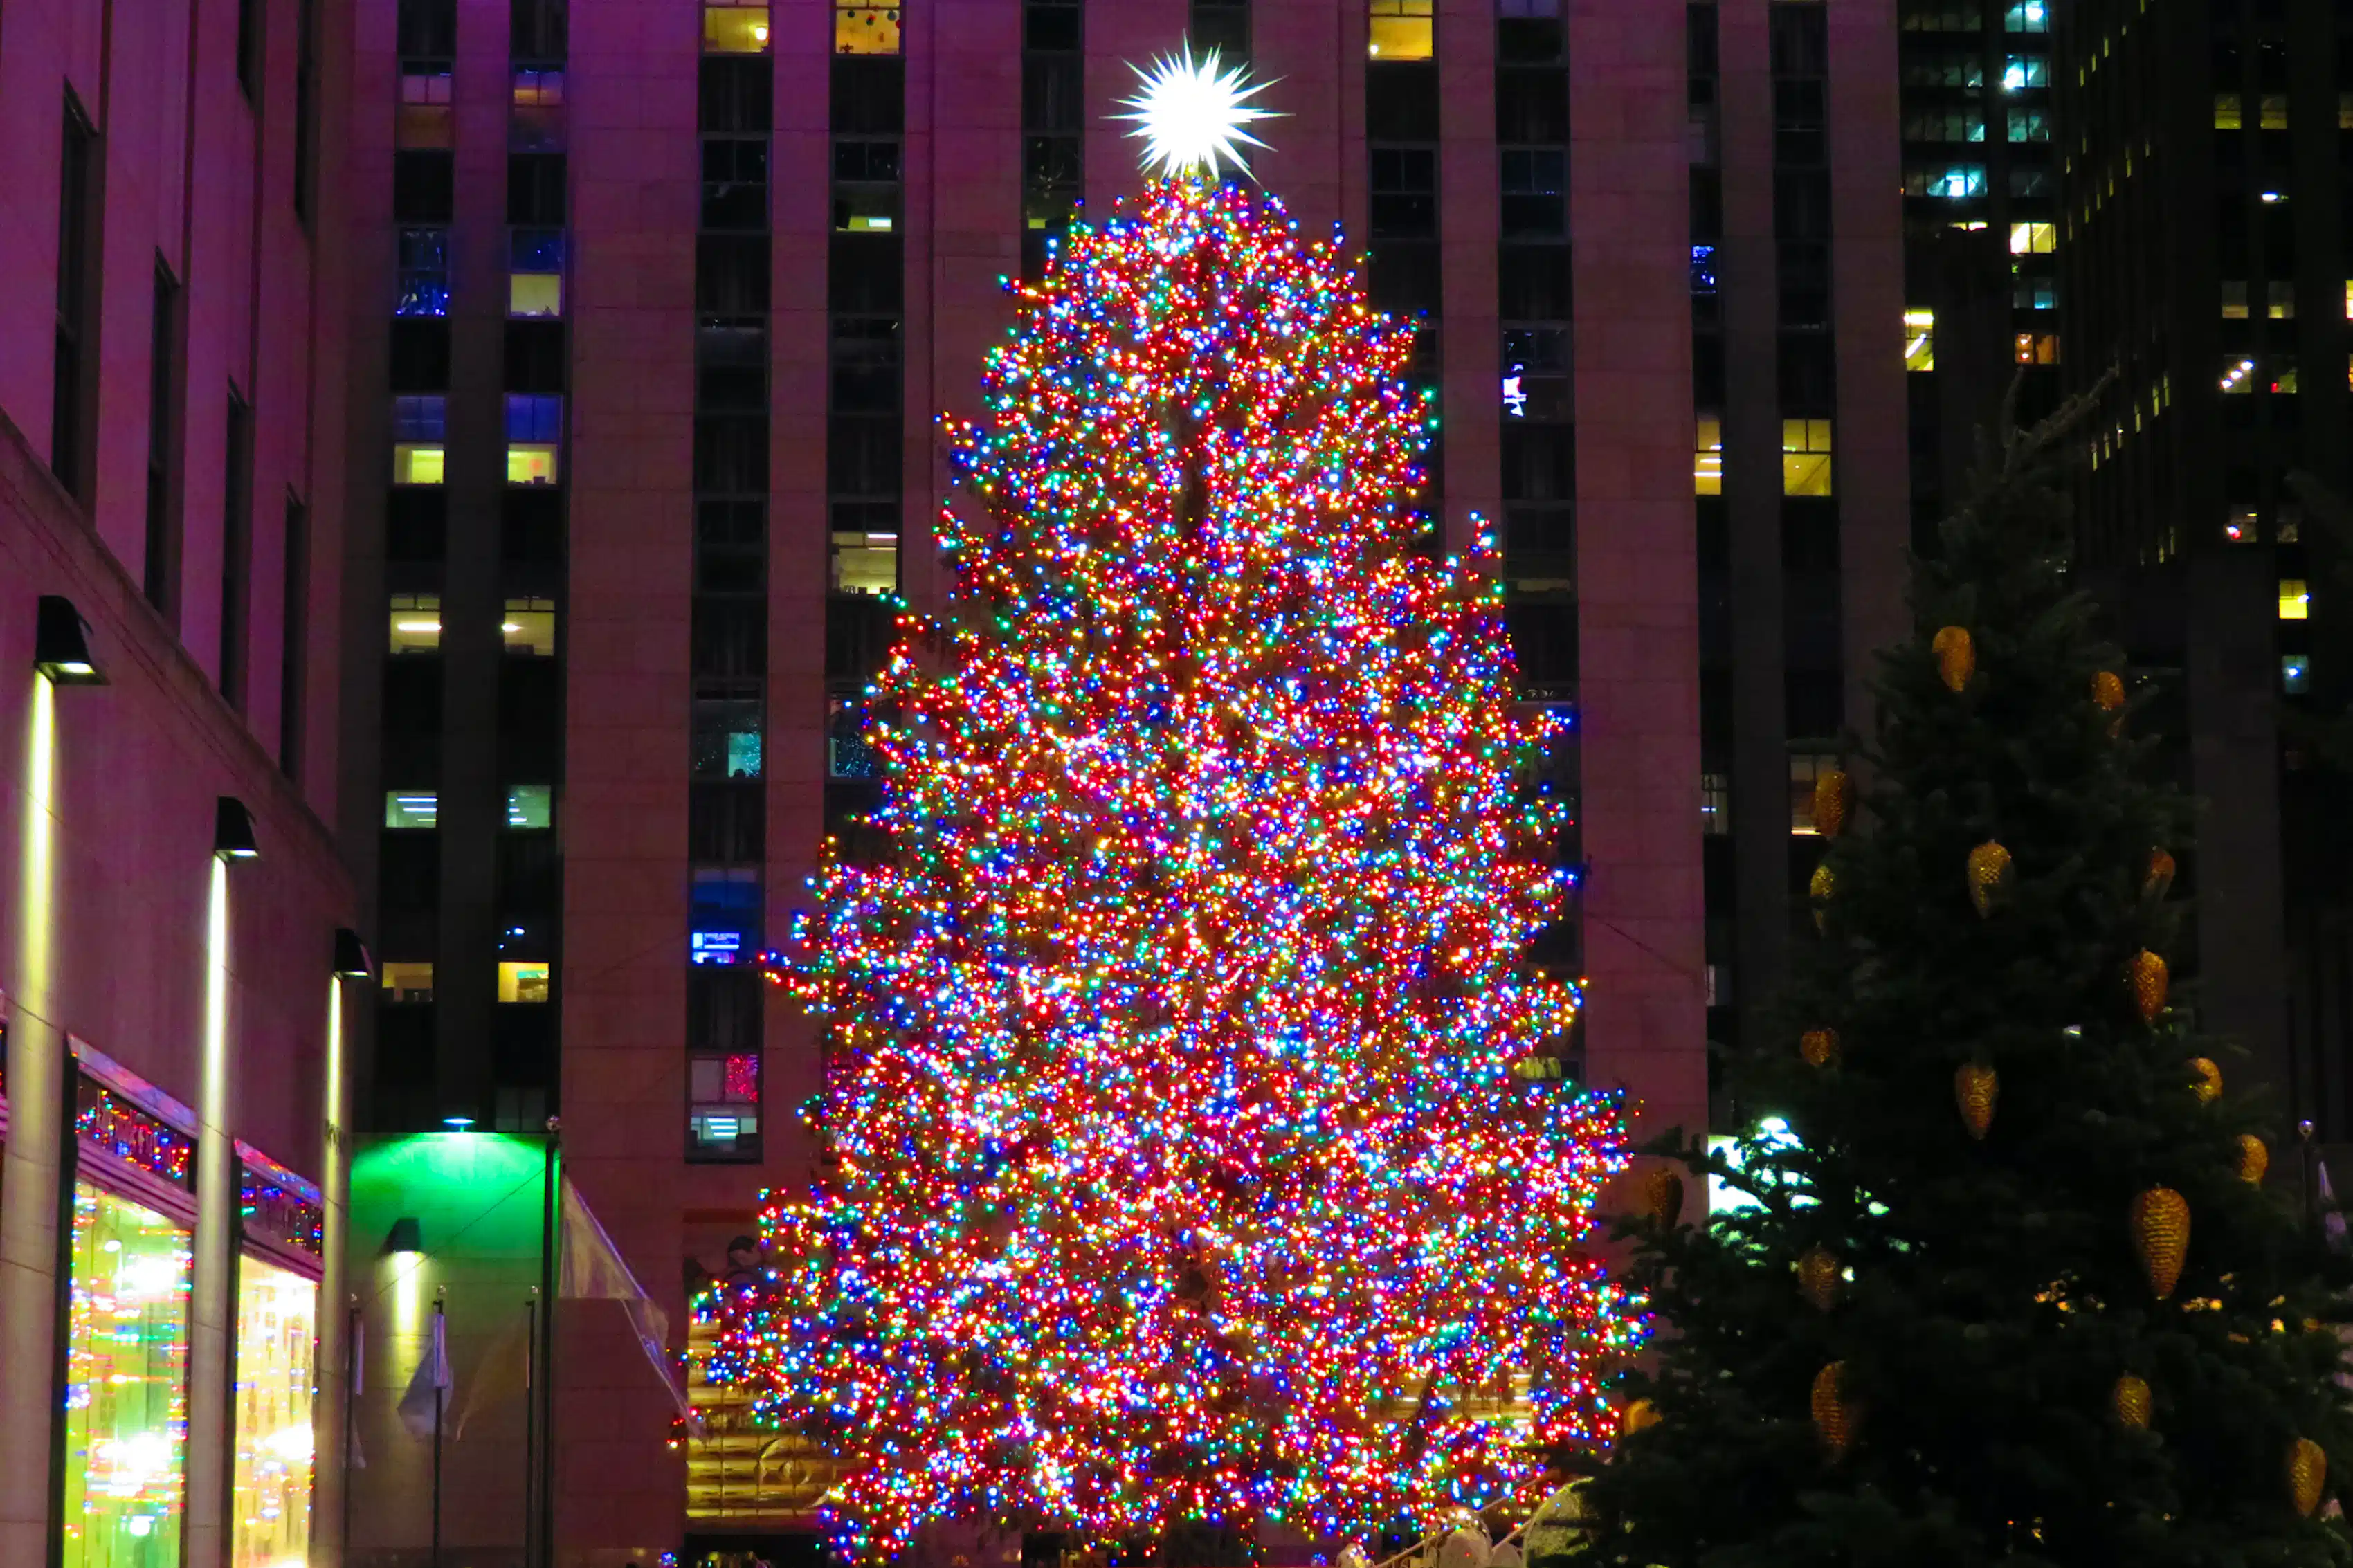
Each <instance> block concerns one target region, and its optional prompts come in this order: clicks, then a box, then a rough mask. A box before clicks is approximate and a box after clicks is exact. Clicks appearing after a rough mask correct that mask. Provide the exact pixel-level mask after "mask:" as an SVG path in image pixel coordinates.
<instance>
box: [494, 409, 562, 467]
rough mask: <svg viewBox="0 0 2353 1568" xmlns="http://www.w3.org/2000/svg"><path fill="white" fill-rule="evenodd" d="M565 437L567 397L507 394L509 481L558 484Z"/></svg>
mask: <svg viewBox="0 0 2353 1568" xmlns="http://www.w3.org/2000/svg"><path fill="white" fill-rule="evenodd" d="M563 436H564V399H562V398H561V397H543V396H536V395H532V394H529V393H517V392H511V393H509V394H507V483H509V484H511V485H552V484H554V482H555V463H556V443H557V442H558V441H560V440H561V439H562V438H563Z"/></svg>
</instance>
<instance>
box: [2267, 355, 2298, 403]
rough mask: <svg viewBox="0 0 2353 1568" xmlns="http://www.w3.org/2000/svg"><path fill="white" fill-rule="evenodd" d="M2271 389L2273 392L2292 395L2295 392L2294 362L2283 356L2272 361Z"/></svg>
mask: <svg viewBox="0 0 2353 1568" xmlns="http://www.w3.org/2000/svg"><path fill="white" fill-rule="evenodd" d="M2271 370H2272V379H2271V388H2272V390H2273V391H2274V392H2278V393H2284V394H2293V393H2294V392H2295V360H2294V359H2292V358H2290V357H2288V356H2286V355H2284V354H2283V355H2280V356H2279V357H2277V358H2275V359H2274V360H2273V361H2272V366H2271Z"/></svg>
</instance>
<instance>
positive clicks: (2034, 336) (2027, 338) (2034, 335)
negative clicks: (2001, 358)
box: [2018, 332, 2059, 364]
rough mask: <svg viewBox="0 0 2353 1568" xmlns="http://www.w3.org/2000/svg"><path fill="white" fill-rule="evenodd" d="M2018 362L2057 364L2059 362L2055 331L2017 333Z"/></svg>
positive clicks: (2057, 335)
mask: <svg viewBox="0 0 2353 1568" xmlns="http://www.w3.org/2000/svg"><path fill="white" fill-rule="evenodd" d="M2018 363H2021V364H2057V363H2059V334H2058V333H2056V332H2021V333H2019V334H2018Z"/></svg>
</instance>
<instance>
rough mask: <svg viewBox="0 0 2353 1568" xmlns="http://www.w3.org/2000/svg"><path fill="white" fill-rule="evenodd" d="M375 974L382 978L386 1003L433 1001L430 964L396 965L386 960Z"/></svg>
mask: <svg viewBox="0 0 2353 1568" xmlns="http://www.w3.org/2000/svg"><path fill="white" fill-rule="evenodd" d="M377 973H380V974H382V975H383V976H384V999H385V1001H387V1002H430V1001H432V1000H433V965H432V964H430V963H394V962H392V961H391V960H390V959H386V960H385V962H384V963H383V964H382V965H381V966H380V967H379V969H378V971H377Z"/></svg>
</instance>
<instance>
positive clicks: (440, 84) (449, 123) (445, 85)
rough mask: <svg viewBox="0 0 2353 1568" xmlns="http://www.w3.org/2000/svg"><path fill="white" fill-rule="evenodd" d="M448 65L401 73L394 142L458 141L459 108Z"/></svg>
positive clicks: (441, 144) (443, 144) (437, 144)
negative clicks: (452, 100)
mask: <svg viewBox="0 0 2353 1568" xmlns="http://www.w3.org/2000/svg"><path fill="white" fill-rule="evenodd" d="M449 83H450V78H449V69H448V67H447V66H440V67H433V68H411V69H407V70H404V71H402V72H401V73H400V110H399V113H398V116H397V118H396V119H395V120H394V121H393V132H392V136H393V145H394V146H396V147H400V148H449V147H454V146H456V145H457V144H458V122H457V121H456V119H455V118H454V117H455V115H456V113H457V110H455V109H454V108H453V107H452V106H451V104H450V101H449V100H450V90H449Z"/></svg>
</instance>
